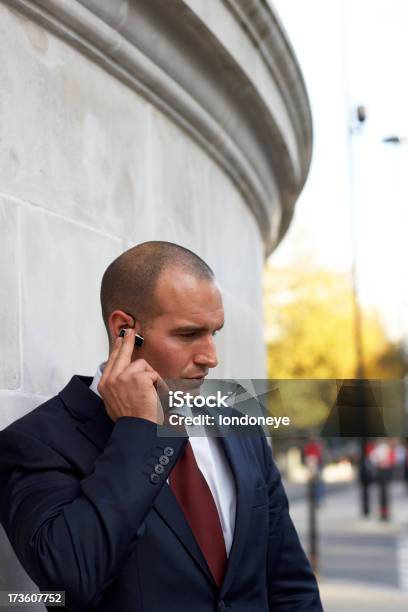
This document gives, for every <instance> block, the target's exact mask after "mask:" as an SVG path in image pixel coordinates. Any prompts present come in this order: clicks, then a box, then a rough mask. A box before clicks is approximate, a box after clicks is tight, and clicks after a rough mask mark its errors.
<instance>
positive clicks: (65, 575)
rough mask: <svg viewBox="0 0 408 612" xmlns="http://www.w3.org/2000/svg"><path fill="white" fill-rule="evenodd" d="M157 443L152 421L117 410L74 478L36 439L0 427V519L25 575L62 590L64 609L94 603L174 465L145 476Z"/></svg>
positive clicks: (45, 586)
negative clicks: (88, 464)
mask: <svg viewBox="0 0 408 612" xmlns="http://www.w3.org/2000/svg"><path fill="white" fill-rule="evenodd" d="M158 444H160V439H158V438H157V427H156V425H155V424H154V423H152V422H150V421H148V420H145V419H139V418H133V417H122V418H120V419H118V421H117V422H116V424H115V426H114V428H113V430H112V434H111V436H110V438H109V441H108V443H107V445H106V447H105V449H104V451H103V452H102V454H101V455H100V456H99V457H98V459H97V460H96V462H95V464H94V471H93V472H92V474H91V475H90V476H88V477H86V478H84V479H82V480H80V479H79V477H78V475H77V474H75V473H74V472H73V470H72V467H71V466H70V465H69V464H68V463H67V462H66V461H65V460H64V458H63V457H62V456H61V455H59V454H58V453H57V452H56V451H55V450H53V449H52V448H51V447H50V446H48V445H46V444H44V443H43V442H41V441H40V440H38V439H36V438H34V437H32V436H31V435H27V434H26V433H24V432H22V431H18V430H16V429H13V428H12V427H11V428H9V429H6V430H4V431H3V432H1V433H0V522H1V523H2V524H3V526H4V528H5V531H6V533H7V535H8V537H9V539H10V542H11V544H12V546H13V548H14V550H15V552H16V554H17V556H18V558H19V560H20V562H21V563H22V565H23V567H24V569H25V570H26V571H27V573H28V574H29V575H30V577H31V578H32V579H33V580H34V582H35V583H36V584H37V585H38V586H39V587H40V588H41V589H42V590H46V589H49V590H51V589H54V590H64V591H66V606H67V608H68V609H75V610H77V609H82V608H84V609H87V608H88V607H89V606H92V605H95V604H96V603H97V602H98V601H99V600H100V598H101V596H102V594H103V591H104V590H105V589H106V588H107V587H108V586H109V584H110V583H111V582H112V581H113V580H114V578H115V577H116V576H117V574H118V572H119V570H120V567H121V564H122V563H123V562H124V561H125V560H126V558H127V557H128V555H129V554H130V553H131V552H132V550H133V548H134V546H135V544H136V541H137V537H138V532H140V530H141V529H143V521H144V519H145V517H146V515H147V514H148V512H149V510H150V508H151V506H152V504H153V502H154V499H155V497H156V496H157V494H158V492H159V491H160V489H161V486H162V485H163V484H164V483H165V482H166V479H167V477H168V474H169V471H170V469H171V467H172V466H173V465H174V461H170V463H169V465H167V466H166V468H165V470H164V472H163V474H161V475H160V482H155V483H152V482H151V481H150V474H151V472H152V465H154V463H155V462H157V457H158V455H160V454H161V453H160V450H159V449H160V447H159V446H158ZM175 456H176V454H175V455H174V456H173V457H171V459H175ZM156 481H157V478H156Z"/></svg>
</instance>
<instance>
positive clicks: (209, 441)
mask: <svg viewBox="0 0 408 612" xmlns="http://www.w3.org/2000/svg"><path fill="white" fill-rule="evenodd" d="M104 366H105V363H102V364H101V365H100V366H99V367H98V369H97V371H96V374H95V376H94V378H93V381H92V384H91V386H90V389H91V390H92V391H94V393H96V394H97V395H99V397H100V393H99V392H98V383H99V380H100V378H101V376H102V371H103V368H104ZM186 429H187V433H189V434H193V433H194V432H195V433H197V428H196V429H194V427H186ZM190 444H191V448H192V449H193V453H194V457H195V460H196V462H197V465H198V467H199V469H200V470H201V472H202V474H203V476H204V478H205V479H206V481H207V484H208V486H209V487H210V490H211V493H212V496H213V498H214V502H215V505H216V506H217V510H218V515H219V517H220V523H221V528H222V532H223V534H224V540H225V548H226V551H227V555H229V553H230V550H231V545H232V539H233V537H234V528H235V513H236V491H235V482H234V477H233V474H232V472H231V468H230V465H229V463H228V460H227V458H226V456H225V453H224V451H223V449H222V447H221V443H220V441H219V440H218V438H212V437H208V436H206V435H204V434H203V435H200V436H197V435H191V437H190Z"/></svg>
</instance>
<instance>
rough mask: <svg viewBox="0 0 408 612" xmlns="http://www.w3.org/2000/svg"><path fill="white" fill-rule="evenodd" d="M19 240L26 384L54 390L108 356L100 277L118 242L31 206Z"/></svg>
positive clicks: (30, 388)
mask: <svg viewBox="0 0 408 612" xmlns="http://www.w3.org/2000/svg"><path fill="white" fill-rule="evenodd" d="M22 243H23V245H24V249H23V255H22V259H23V262H22V264H23V265H22V284H23V288H24V292H23V346H24V360H23V361H24V390H25V391H28V392H31V393H36V394H40V395H53V394H54V393H56V392H57V391H59V390H60V388H61V387H62V386H64V385H65V384H66V383H67V382H68V380H69V379H70V378H71V376H72V375H73V374H81V373H82V374H89V375H93V374H94V373H95V371H96V368H97V366H98V364H99V363H100V362H101V361H103V360H104V359H106V356H107V351H108V344H107V337H106V333H105V328H104V327H103V322H102V315H101V309H100V304H99V290H100V282H101V278H102V274H103V272H104V270H105V269H106V267H107V265H108V264H109V263H110V262H111V261H112V260H113V259H115V257H117V256H118V255H119V254H120V253H121V252H122V243H121V241H118V240H114V239H112V238H109V237H106V236H104V235H101V234H98V233H96V232H93V231H90V230H88V229H86V228H83V227H81V226H79V225H77V224H75V223H72V222H69V221H67V220H65V219H61V218H59V217H56V216H54V215H50V214H48V213H44V212H41V211H38V210H36V209H35V208H32V207H25V208H24V211H23V214H22Z"/></svg>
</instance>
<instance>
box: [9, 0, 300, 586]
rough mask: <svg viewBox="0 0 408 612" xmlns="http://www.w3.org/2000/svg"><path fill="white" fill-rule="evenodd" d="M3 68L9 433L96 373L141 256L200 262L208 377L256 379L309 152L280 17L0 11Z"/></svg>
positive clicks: (262, 5)
mask: <svg viewBox="0 0 408 612" xmlns="http://www.w3.org/2000/svg"><path fill="white" fill-rule="evenodd" d="M0 57H1V62H0V87H1V89H0V91H1V95H0V160H1V163H0V218H1V224H0V251H1V258H0V277H1V283H0V302H1V311H0V312H1V317H0V344H1V362H0V428H2V427H4V426H5V425H7V424H8V423H9V422H11V421H12V420H14V419H15V418H17V417H19V416H21V415H22V414H23V413H25V412H27V411H28V410H30V409H32V408H33V407H34V406H35V405H37V404H39V403H40V402H42V401H43V400H44V399H46V398H48V397H49V396H50V395H52V394H54V393H55V392H57V391H58V390H59V389H60V388H61V387H62V386H63V385H65V384H66V382H67V381H68V380H69V378H70V377H71V375H72V374H73V373H82V374H93V373H94V371H95V368H96V365H97V364H98V363H99V362H100V361H101V360H102V359H104V358H105V356H106V351H107V343H106V339H105V332H104V328H103V324H102V318H101V316H100V314H99V284H100V279H101V275H102V272H103V270H104V269H105V267H106V265H107V264H108V263H109V262H110V261H111V260H112V259H113V258H114V257H116V256H117V255H118V254H119V253H121V252H122V251H123V250H125V249H127V248H129V247H130V246H132V245H134V244H136V243H139V242H142V241H144V240H151V239H162V240H170V241H174V242H177V243H180V244H182V245H184V246H186V247H188V248H191V249H192V250H194V251H196V252H197V253H198V254H199V255H200V256H202V257H203V258H204V259H205V260H206V261H208V263H209V264H210V265H211V266H212V267H213V269H214V271H215V273H216V275H217V277H218V280H219V283H220V285H221V287H222V290H223V294H224V300H225V309H226V326H225V329H224V330H223V332H222V334H220V335H219V336H218V338H219V350H220V365H219V366H218V368H217V371H216V373H215V374H216V375H217V376H218V377H224V376H225V377H228V378H230V377H236V378H255V377H258V378H261V377H263V376H264V375H265V350H264V343H263V333H262V327H263V313H262V288H261V274H262V267H263V262H264V258H265V255H267V254H269V253H270V252H271V251H272V250H273V249H274V247H275V246H276V245H277V244H278V242H279V240H280V239H281V238H282V236H283V235H284V233H285V231H286V230H287V228H288V226H289V224H290V221H291V218H292V214H293V209H294V205H295V202H296V199H297V197H298V195H299V193H300V191H301V189H302V186H303V184H304V181H305V179H306V176H307V172H308V168H309V164H310V158H311V148H312V126H311V116H310V108H309V103H308V98H307V93H306V90H305V86H304V82H303V79H302V76H301V73H300V70H299V66H298V62H297V60H296V57H295V56H294V53H293V51H292V48H291V46H290V43H289V41H288V39H287V36H286V34H285V31H284V29H283V27H282V25H281V23H280V22H279V19H278V18H277V16H276V14H275V13H274V11H273V7H271V6H269V5H268V4H267V3H266V2H265V1H264V0H3V2H2V3H1V4H0ZM0 537H1V536H0ZM0 548H1V545H0ZM8 556H10V558H9V559H8ZM6 557H7V560H6ZM13 563H14V561H13V557H12V553H11V551H9V549H8V548H7V547H5V546H3V553H1V554H0V566H1V569H2V572H0V576H1V577H0V590H1V589H2V588H3V589H5V588H6V586H7V588H11V587H13V586H14V587H19V588H21V580H22V579H21V576H19V577H18V578H17V576H18V575H17V574H16V573H15V570H14V569H12V564H13ZM4 568H8V569H7V570H6V575H4V572H3V569H4ZM2 581H3V584H2ZM27 584H29V583H28V582H27ZM27 588H29V587H27Z"/></svg>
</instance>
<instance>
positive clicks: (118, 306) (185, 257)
mask: <svg viewBox="0 0 408 612" xmlns="http://www.w3.org/2000/svg"><path fill="white" fill-rule="evenodd" d="M172 269H174V270H178V271H182V272H185V273H187V274H189V275H190V276H193V277H194V278H196V279H197V280H207V281H213V280H214V273H213V271H212V270H211V268H210V267H209V266H208V265H207V264H206V263H205V261H204V260H202V259H201V258H200V257H199V256H198V255H196V254H195V253H193V252H192V251H190V250H189V249H186V248H184V247H182V246H179V245H178V244H174V243H172V242H162V241H158V240H154V241H151V242H143V243H142V244H138V245H137V246H135V247H133V248H131V249H129V250H128V251H125V252H124V253H122V255H120V256H119V257H118V258H117V259H115V260H114V261H113V262H112V263H111V264H110V265H109V266H108V268H107V269H106V271H105V273H104V275H103V278H102V284H101V306H102V316H103V320H104V323H105V327H106V330H107V332H108V335H109V316H110V314H111V313H112V312H113V311H115V310H122V311H124V312H125V313H128V314H131V315H132V316H134V317H135V318H136V319H137V320H138V321H140V322H142V324H143V325H146V323H147V322H148V321H149V319H151V318H153V317H155V316H157V315H158V314H159V313H160V304H159V303H157V302H158V300H157V299H156V298H155V288H156V285H157V281H158V279H159V277H160V276H161V274H162V273H163V272H165V271H166V272H167V271H169V270H172Z"/></svg>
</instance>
